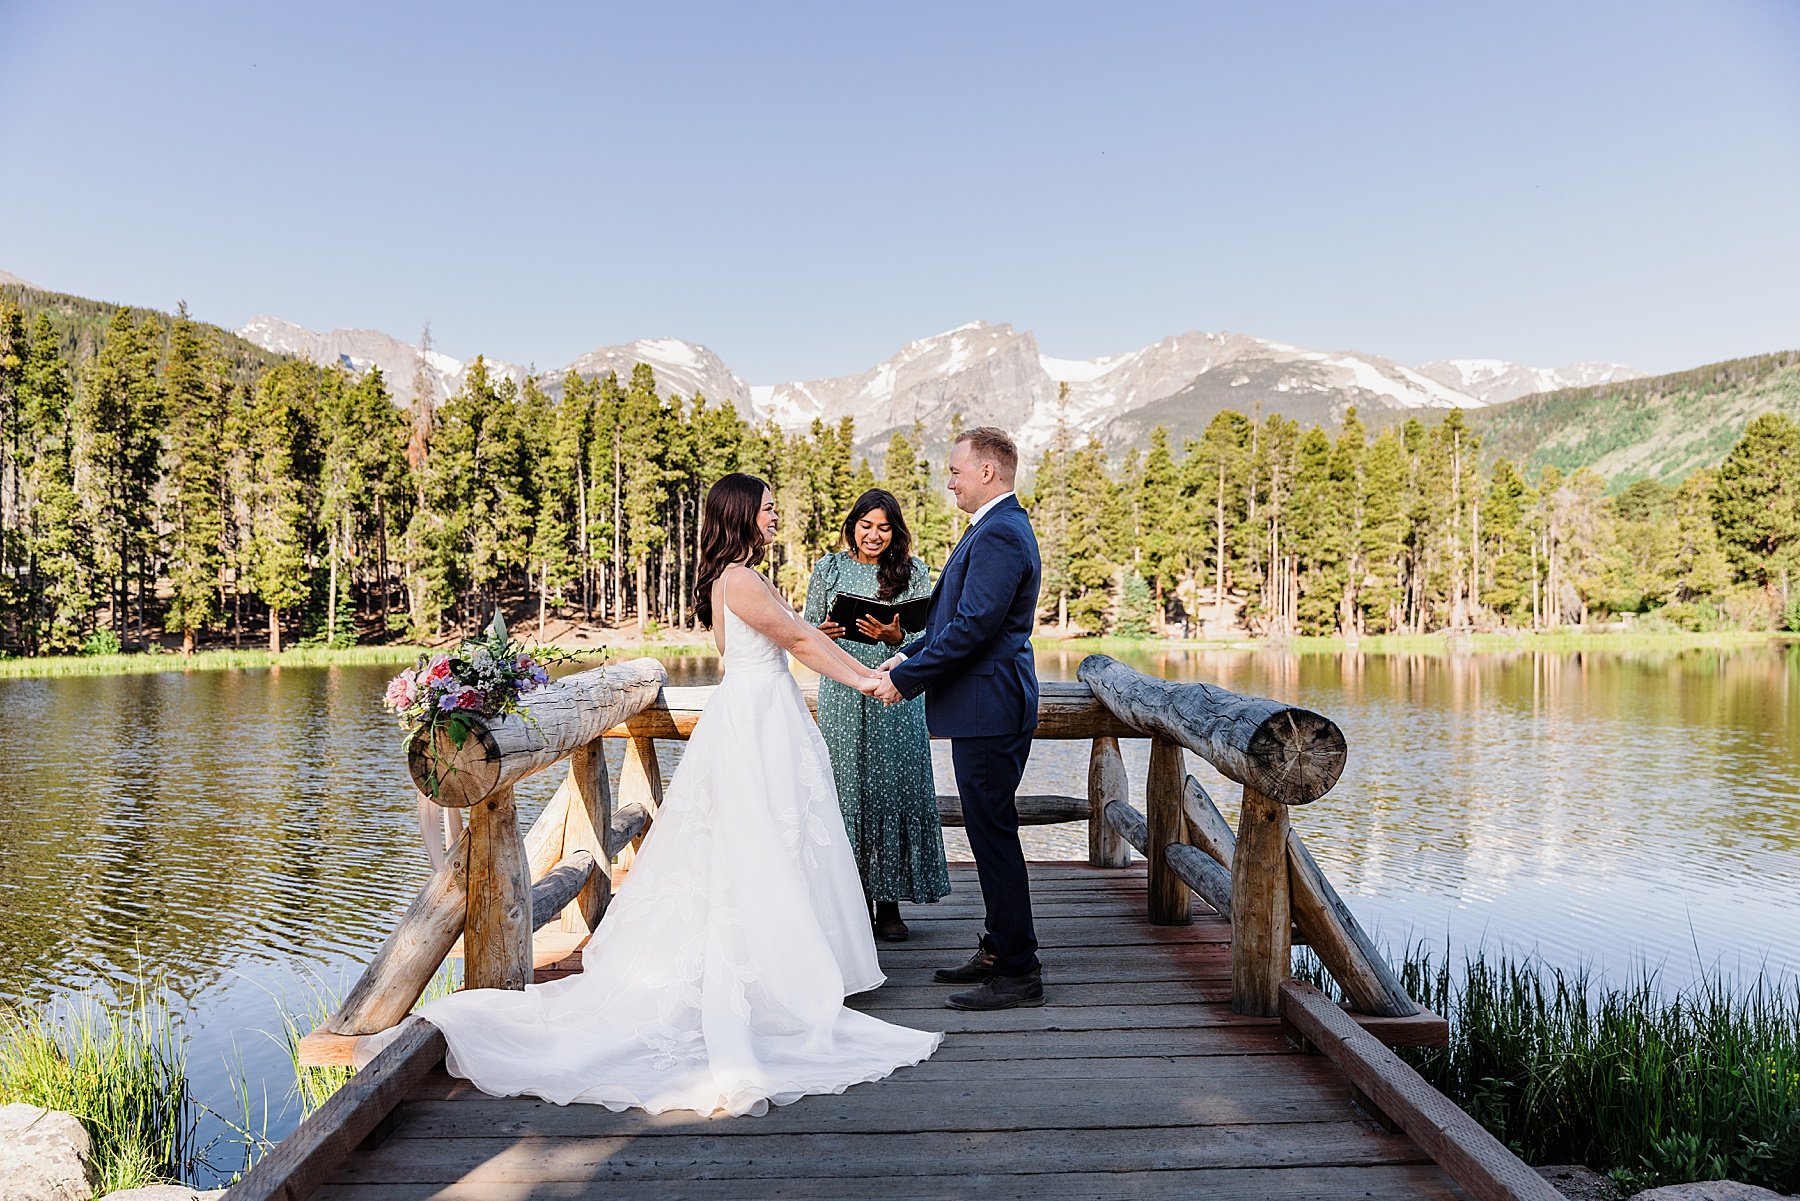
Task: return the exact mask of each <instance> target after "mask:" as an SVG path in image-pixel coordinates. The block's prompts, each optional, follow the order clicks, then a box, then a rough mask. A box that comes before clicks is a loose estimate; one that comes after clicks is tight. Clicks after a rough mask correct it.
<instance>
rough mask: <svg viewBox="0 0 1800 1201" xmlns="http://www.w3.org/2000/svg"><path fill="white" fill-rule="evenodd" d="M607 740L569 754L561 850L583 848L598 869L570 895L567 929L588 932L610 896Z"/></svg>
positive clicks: (564, 921) (569, 851)
mask: <svg viewBox="0 0 1800 1201" xmlns="http://www.w3.org/2000/svg"><path fill="white" fill-rule="evenodd" d="M605 749H606V744H605V743H604V742H602V741H601V740H600V739H598V738H596V739H595V740H594V741H592V742H590V743H588V744H586V745H585V746H579V747H576V748H575V753H574V754H572V755H570V756H569V778H568V780H567V781H566V784H567V786H568V788H569V790H570V791H569V800H568V806H567V817H566V819H565V825H564V832H563V846H562V850H563V854H564V855H565V856H567V855H572V854H575V853H577V852H586V853H587V854H588V855H590V856H592V858H593V860H594V862H595V863H596V864H597V865H598V866H599V870H597V871H595V872H593V873H592V874H591V875H590V876H589V877H588V880H587V885H586V887H584V888H583V889H582V890H581V895H580V896H579V897H577V898H573V899H572V900H571V901H570V903H569V907H568V909H566V910H565V911H564V912H563V915H562V928H563V929H564V930H567V931H569V932H570V933H572V934H574V933H580V934H591V933H592V932H593V930H594V927H595V926H597V925H599V924H600V916H601V914H603V913H605V912H606V906H607V903H608V902H609V901H611V900H612V872H611V871H610V870H609V869H610V865H611V863H612V855H611V854H610V853H609V852H608V850H607V841H608V838H607V836H608V835H609V834H610V833H611V828H612V785H611V784H610V783H609V782H608V780H607V778H606V754H605Z"/></svg>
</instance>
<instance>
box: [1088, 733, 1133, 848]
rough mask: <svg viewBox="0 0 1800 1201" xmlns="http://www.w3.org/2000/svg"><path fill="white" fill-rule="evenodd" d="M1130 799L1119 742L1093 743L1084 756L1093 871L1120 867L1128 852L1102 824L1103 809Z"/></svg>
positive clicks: (1098, 740) (1107, 738)
mask: <svg viewBox="0 0 1800 1201" xmlns="http://www.w3.org/2000/svg"><path fill="white" fill-rule="evenodd" d="M1130 799H1131V781H1130V779H1129V777H1127V776H1126V774H1125V760H1124V759H1123V758H1121V757H1120V755H1119V740H1118V739H1117V738H1113V737H1111V736H1109V735H1102V736H1101V737H1099V738H1096V739H1094V748H1093V750H1091V751H1089V752H1088V863H1089V864H1091V865H1092V866H1094V867H1124V866H1125V865H1126V864H1127V863H1129V862H1131V852H1130V850H1129V849H1128V848H1127V847H1126V843H1125V840H1124V839H1123V838H1120V837H1119V832H1118V831H1117V830H1115V829H1113V827H1112V823H1111V822H1109V821H1107V820H1106V807H1107V806H1108V805H1110V804H1112V803H1113V802H1114V801H1129V800H1130Z"/></svg>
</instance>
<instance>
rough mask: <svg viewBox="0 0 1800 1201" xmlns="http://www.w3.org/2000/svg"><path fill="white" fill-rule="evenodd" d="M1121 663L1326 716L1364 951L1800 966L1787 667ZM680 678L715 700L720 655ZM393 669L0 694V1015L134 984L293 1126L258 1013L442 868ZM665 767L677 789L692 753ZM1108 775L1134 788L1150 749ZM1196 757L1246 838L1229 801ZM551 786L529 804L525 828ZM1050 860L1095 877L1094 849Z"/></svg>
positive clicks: (3, 688) (1069, 763) (1799, 719)
mask: <svg viewBox="0 0 1800 1201" xmlns="http://www.w3.org/2000/svg"><path fill="white" fill-rule="evenodd" d="M1127 658H1128V660H1129V661H1130V662H1131V663H1132V664H1133V666H1136V667H1138V668H1140V669H1141V670H1145V671H1149V672H1152V673H1154V674H1159V675H1163V676H1167V677H1170V678H1177V679H1206V680H1209V681H1212V682H1215V683H1219V684H1222V685H1224V686H1225V687H1228V688H1232V689H1235V690H1237V691H1242V692H1250V693H1256V694H1260V695H1265V696H1273V697H1277V698H1280V699H1283V700H1289V701H1294V702H1296V703H1300V704H1304V705H1306V706H1308V707H1310V708H1314V709H1317V710H1320V711H1321V712H1324V713H1327V714H1329V715H1331V716H1333V717H1334V718H1336V719H1337V720H1338V721H1339V722H1340V723H1341V725H1342V726H1343V728H1344V731H1345V733H1346V736H1347V738H1348V740H1349V745H1350V752H1351V757H1350V765H1349V767H1348V769H1347V770H1346V772H1345V775H1344V778H1343V780H1342V782H1341V783H1340V784H1339V785H1338V787H1337V788H1336V789H1335V790H1334V791H1333V792H1332V793H1331V794H1329V795H1328V796H1326V797H1325V798H1323V799H1322V800H1321V801H1319V802H1318V803H1317V804H1314V805H1312V806H1308V807H1306V808H1305V809H1303V810H1298V811H1296V813H1295V815H1294V816H1295V820H1296V823H1297V825H1298V827H1299V829H1300V830H1301V831H1302V833H1303V834H1304V836H1305V837H1306V839H1307V841H1308V843H1309V844H1310V845H1311V846H1312V848H1313V851H1314V853H1315V855H1317V857H1318V858H1319V860H1320V862H1321V863H1322V864H1323V865H1324V866H1325V869H1326V871H1327V873H1328V874H1329V875H1330V876H1331V878H1332V879H1333V881H1334V882H1335V883H1336V884H1337V886H1338V888H1339V889H1340V891H1342V892H1343V893H1344V894H1345V896H1346V897H1347V898H1348V899H1349V900H1350V901H1351V903H1352V904H1353V906H1354V907H1355V908H1356V909H1357V910H1358V912H1359V914H1361V915H1362V916H1363V918H1364V920H1365V922H1366V923H1368V924H1369V925H1371V926H1374V927H1377V928H1378V930H1379V933H1378V937H1379V938H1382V939H1386V940H1389V941H1398V940H1402V939H1414V938H1422V939H1425V940H1427V941H1429V942H1431V943H1434V944H1442V943H1444V942H1445V941H1446V940H1448V941H1449V942H1450V943H1451V944H1452V945H1454V946H1457V947H1459V948H1460V947H1463V946H1467V945H1470V944H1475V943H1481V942H1485V943H1486V944H1487V945H1489V946H1498V945H1502V944H1505V945H1514V946H1524V947H1535V948H1536V949H1538V950H1539V951H1540V952H1542V953H1543V954H1544V955H1545V956H1546V957H1547V958H1549V959H1551V960H1553V961H1555V962H1558V963H1575V962H1578V961H1584V960H1585V961H1588V962H1599V963H1601V964H1602V965H1605V966H1620V967H1622V966H1628V965H1629V964H1630V963H1632V962H1633V961H1634V960H1635V961H1642V962H1647V963H1649V964H1652V965H1655V966H1657V967H1658V968H1659V970H1661V972H1662V973H1663V977H1664V979H1665V981H1667V982H1668V983H1670V984H1672V985H1678V984H1680V983H1683V982H1685V981H1686V980H1688V979H1690V978H1692V976H1693V975H1694V974H1695V973H1696V972H1697V971H1699V970H1701V969H1703V968H1714V967H1721V968H1723V969H1724V970H1727V971H1737V970H1746V971H1755V970H1757V969H1758V968H1762V967H1766V968H1768V969H1770V970H1774V971H1779V972H1792V971H1797V970H1800V934H1796V931H1797V930H1800V854H1797V850H1800V806H1797V805H1796V804H1795V800H1796V793H1797V791H1800V789H1797V786H1796V784H1795V782H1794V781H1795V779H1796V776H1797V774H1800V773H1797V771H1796V769H1797V768H1800V714H1797V713H1796V706H1795V704H1794V697H1795V694H1796V689H1795V683H1796V679H1797V677H1800V648H1789V649H1781V648H1766V647H1765V648H1751V649H1738V650H1695V651H1686V652H1680V653H1650V652H1625V653H1609V654H1594V653H1574V654H1560V655H1552V654H1542V653H1516V654H1481V655H1463V656H1453V657H1437V656H1425V655H1372V654H1357V653H1344V654H1336V655H1296V654H1284V653H1276V652H1268V651H1254V652H1253V651H1234V650H1209V651H1200V652H1167V651H1154V652H1147V653H1144V654H1140V655H1136V656H1127ZM1080 659H1081V656H1080V655H1078V654H1066V653H1062V652H1057V651H1048V652H1043V653H1041V654H1040V656H1039V665H1040V670H1041V672H1042V674H1043V675H1044V676H1045V677H1046V678H1073V676H1074V674H1075V669H1076V666H1077V665H1078V664H1079V662H1080ZM668 665H669V671H670V677H671V681H672V682H674V683H678V684H694V683H705V682H708V681H710V680H712V679H714V678H716V673H717V661H716V660H715V659H714V658H713V657H712V656H710V655H702V656H682V657H674V658H671V659H670V660H668ZM388 674H389V671H388V669H385V668H323V669H314V668H307V669H295V668H286V669H281V670H279V671H236V672H216V673H196V674H192V675H181V674H169V675H160V676H124V677H112V678H80V677H74V678H66V679H56V680H18V681H0V723H4V728H5V729H7V731H8V732H9V735H10V738H9V746H8V751H9V760H8V762H7V763H6V766H5V768H4V771H3V775H0V995H4V996H5V997H7V998H13V999H20V998H23V999H33V1000H36V999H43V998H47V997H54V996H62V995H69V994H73V993H77V992H87V991H92V992H96V993H100V994H111V993H117V992H118V991H120V990H122V989H124V988H128V987H129V986H130V985H131V984H132V983H133V982H134V981H135V980H137V979H138V978H139V977H140V976H141V975H142V974H143V973H144V970H145V968H144V967H143V966H141V965H148V968H149V969H150V970H152V971H154V972H155V973H159V974H161V975H162V976H163V977H164V978H166V979H167V981H168V982H169V984H170V986H171V988H172V989H173V990H174V991H175V992H176V993H177V994H178V995H179V996H180V997H182V998H185V999H186V1002H187V1010H186V1015H185V1019H184V1020H186V1021H187V1022H188V1023H189V1025H190V1026H191V1027H192V1033H193V1035H194V1038H195V1043H194V1049H193V1052H192V1062H193V1067H194V1069H195V1073H196V1077H197V1081H198V1087H199V1090H200V1093H201V1095H202V1097H203V1098H204V1099H207V1100H209V1101H211V1102H212V1103H213V1104H215V1105H220V1106H221V1107H223V1108H226V1109H227V1111H228V1112H233V1111H231V1110H230V1108H229V1106H227V1105H225V1103H223V1102H222V1101H221V1100H220V1099H221V1098H224V1097H226V1096H228V1095H229V1093H228V1090H227V1087H226V1083H225V1078H226V1074H227V1071H228V1068H227V1063H226V1060H227V1058H228V1057H231V1056H233V1055H235V1056H237V1057H239V1058H240V1059H241V1066H242V1069H243V1070H244V1071H246V1072H247V1073H248V1074H249V1075H250V1076H251V1077H252V1078H253V1079H265V1078H266V1079H267V1080H268V1081H269V1088H270V1092H271V1101H272V1102H273V1103H274V1104H275V1105H276V1106H277V1107H279V1105H280V1103H281V1094H282V1092H283V1090H284V1089H285V1087H286V1081H287V1066H286V1061H285V1054H284V1053H283V1051H282V1050H281V1048H280V1047H279V1046H278V1045H277V1044H276V1043H275V1042H273V1041H272V1040H270V1039H267V1038H264V1037H262V1036H261V1035H259V1034H257V1033H256V1031H258V1030H265V1031H272V1030H274V1029H276V1023H277V1019H276V1013H275V998H280V999H282V1000H285V1001H287V1002H288V1003H290V1004H294V1003H297V1002H303V1001H304V999H305V998H306V996H307V995H308V993H309V991H310V989H311V987H313V981H314V980H315V979H316V980H318V981H322V982H323V983H324V985H325V986H326V987H328V988H333V989H339V990H341V988H342V987H343V986H344V985H347V984H348V983H349V981H350V979H352V978H353V977H354V974H355V972H356V971H357V970H359V968H360V965H361V964H362V963H363V962H365V961H366V960H367V958H368V956H369V954H370V953H371V952H372V951H373V949H374V948H375V947H376V946H377V945H378V944H379V942H380V941H381V939H382V938H383V937H384V936H385V934H386V933H387V931H388V930H389V929H390V928H391V927H392V924H393V922H394V920H395V918H396V917H397V916H398V913H399V911H400V909H401V907H402V906H403V905H404V904H405V901H406V899H407V898H408V897H409V896H410V895H411V893H412V892H413V890H414V889H415V888H416V887H417V886H418V884H419V883H420V882H421V881H422V879H423V878H424V876H425V874H426V871H427V865H426V861H425V857H424V854H423V851H422V850H421V848H420V846H419V841H418V832H417V827H416V824H415V820H414V816H413V809H412V804H411V802H410V800H409V795H410V794H409V791H408V786H407V782H406V780H405V778H404V774H403V769H402V767H401V757H400V755H399V753H398V752H399V738H398V731H397V730H396V729H395V727H394V726H393V725H392V723H391V722H390V721H388V720H387V719H386V718H385V717H384V716H383V714H382V713H381V711H380V709H379V704H378V701H379V697H380V694H381V688H382V684H383V682H384V681H385V679H386V677H387V675H388ZM661 749H662V751H663V753H664V760H663V761H664V765H665V767H669V766H672V765H673V763H674V761H675V760H676V759H677V758H678V756H679V750H680V747H679V744H662V748H661ZM935 749H936V756H935V758H936V760H937V763H938V771H939V781H940V787H941V788H942V789H943V790H945V791H949V790H951V789H952V787H953V785H952V782H951V775H950V772H949V763H948V754H947V748H946V747H943V746H941V745H940V746H938V747H937V748H935ZM1125 755H1126V761H1127V764H1128V766H1129V767H1130V769H1131V772H1132V775H1133V781H1134V785H1135V786H1139V787H1141V781H1142V779H1143V772H1144V768H1145V761H1146V758H1147V745H1146V744H1145V743H1143V742H1141V741H1139V742H1135V743H1127V744H1126V747H1125ZM613 766H614V770H615V772H616V770H617V750H616V749H615V750H614V752H613ZM1086 766H1087V749H1086V746H1085V744H1081V743H1040V744H1039V745H1038V746H1037V748H1036V749H1035V750H1034V752H1033V755H1032V759H1031V763H1030V767H1029V769H1028V773H1027V778H1026V781H1025V785H1024V788H1025V790H1026V791H1028V792H1079V791H1081V788H1082V785H1083V781H1084V780H1085V777H1086ZM1191 766H1192V770H1194V772H1195V774H1196V776H1197V777H1198V778H1199V779H1200V780H1201V781H1202V783H1204V784H1205V785H1206V786H1207V787H1208V789H1209V790H1210V791H1212V793H1213V795H1214V796H1215V797H1216V798H1218V799H1219V801H1220V802H1221V805H1222V807H1223V808H1224V809H1225V810H1226V813H1227V816H1228V817H1234V816H1235V814H1234V810H1235V801H1236V792H1235V786H1233V785H1229V784H1227V783H1226V782H1225V781H1223V780H1222V779H1220V778H1219V777H1218V776H1217V775H1216V774H1214V773H1212V772H1211V771H1210V769H1207V768H1206V767H1205V766H1204V765H1203V764H1199V763H1197V762H1196V763H1192V764H1191ZM555 784H556V780H555V779H554V778H553V776H552V775H551V774H549V773H546V774H545V775H543V776H540V777H537V778H535V779H533V780H532V781H529V782H528V783H527V785H526V786H524V787H523V788H522V789H521V790H520V796H521V802H522V810H523V812H524V815H525V817H526V818H527V820H528V819H529V818H530V817H531V816H533V815H534V814H535V812H536V810H537V809H538V808H539V807H541V805H542V804H543V803H544V801H545V800H546V799H547V798H548V796H549V794H550V793H551V792H552V791H553V790H554V787H555ZM1036 837H1037V841H1036V842H1035V843H1034V850H1033V853H1034V854H1036V855H1056V854H1063V855H1067V856H1071V857H1079V856H1081V855H1083V854H1085V849H1086V834H1085V830H1084V829H1082V828H1079V827H1058V828H1052V829H1050V830H1047V831H1040V832H1038V834H1037V836H1036ZM952 841H953V844H954V843H956V842H957V839H956V838H955V837H954V836H953V839H952ZM953 853H954V852H953ZM234 1046H235V1050H234ZM232 1070H235V1065H234V1067H233V1069H232ZM288 1120H289V1121H291V1118H290V1119H288ZM284 1124H285V1123H278V1127H277V1129H278V1131H279V1129H281V1128H283V1126H284Z"/></svg>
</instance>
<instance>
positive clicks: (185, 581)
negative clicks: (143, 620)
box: [163, 304, 230, 655]
mask: <svg viewBox="0 0 1800 1201" xmlns="http://www.w3.org/2000/svg"><path fill="white" fill-rule="evenodd" d="M163 388H164V391H165V393H166V395H167V397H168V410H169V417H170V429H169V472H168V488H167V499H166V501H165V510H166V512H167V516H168V523H169V548H168V550H169V558H168V575H169V587H170V589H171V591H172V593H173V595H172V597H171V600H170V603H169V609H168V612H167V614H166V615H165V617H164V619H163V620H164V624H165V625H166V626H167V627H168V628H170V629H174V630H180V631H181V650H182V653H183V654H189V655H191V654H193V653H194V647H195V643H196V642H197V640H198V638H199V635H200V632H201V631H202V630H205V629H208V628H210V627H212V626H214V625H216V624H218V621H219V618H220V617H221V615H222V614H221V597H220V580H221V578H222V576H223V573H224V568H225V550H224V544H225V510H224V483H225V457H224V455H225V450H224V445H225V398H226V395H227V393H228V391H229V388H230V385H229V384H228V383H227V382H226V379H225V369H224V364H223V363H222V362H220V361H219V359H218V358H217V357H216V356H214V355H213V354H211V353H210V352H209V351H208V349H207V348H206V347H205V346H204V345H203V344H202V342H201V340H200V330H199V327H198V326H196V325H195V324H194V323H193V321H192V320H190V319H189V318H188V313H187V305H185V304H183V305H182V306H181V308H180V310H179V313H178V315H177V317H176V320H175V325H174V327H173V329H171V330H170V332H169V355H168V361H167V363H166V364H165V366H164V369H163Z"/></svg>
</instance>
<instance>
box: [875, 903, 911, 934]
mask: <svg viewBox="0 0 1800 1201" xmlns="http://www.w3.org/2000/svg"><path fill="white" fill-rule="evenodd" d="M909 933H910V931H908V930H907V928H906V922H905V921H903V920H902V919H901V917H900V905H899V903H898V902H895V901H880V902H877V903H876V905H875V937H876V938H879V939H880V940H881V941H882V942H905V941H906V939H907V935H908V934H909Z"/></svg>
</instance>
